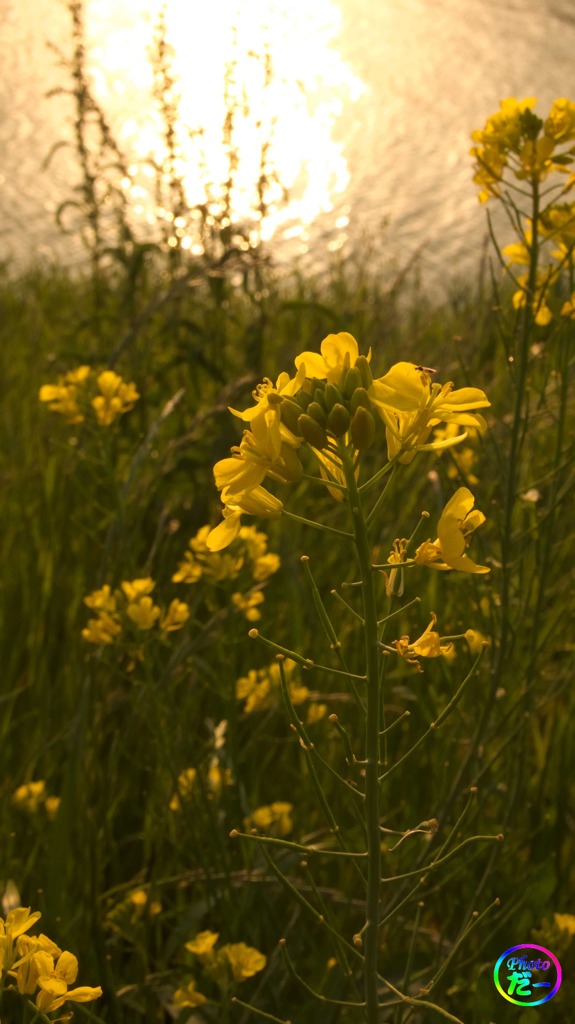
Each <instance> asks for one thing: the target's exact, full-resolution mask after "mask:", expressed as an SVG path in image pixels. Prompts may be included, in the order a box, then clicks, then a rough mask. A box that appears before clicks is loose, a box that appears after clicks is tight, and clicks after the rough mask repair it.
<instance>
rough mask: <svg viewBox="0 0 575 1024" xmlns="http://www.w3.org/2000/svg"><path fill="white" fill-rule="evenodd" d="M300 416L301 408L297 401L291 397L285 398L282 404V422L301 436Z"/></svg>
mask: <svg viewBox="0 0 575 1024" xmlns="http://www.w3.org/2000/svg"><path fill="white" fill-rule="evenodd" d="M300 416H301V408H300V407H299V405H297V403H296V402H292V401H291V399H290V398H284V400H283V402H282V404H281V405H280V418H281V421H282V423H285V425H286V427H287V428H288V430H291V432H292V434H295V435H296V437H301V434H300V431H299V427H298V424H297V421H298V419H299V418H300Z"/></svg>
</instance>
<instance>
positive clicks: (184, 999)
mask: <svg viewBox="0 0 575 1024" xmlns="http://www.w3.org/2000/svg"><path fill="white" fill-rule="evenodd" d="M207 1002H209V1000H208V998H207V996H204V995H202V993H201V992H198V991H197V989H196V982H195V981H194V979H193V978H192V979H191V980H190V981H188V982H187V983H186V984H185V985H183V986H182V987H181V988H177V989H176V991H175V992H174V995H173V997H172V1003H173V1004H174V1006H178V1007H180V1006H181V1007H183V1006H203V1004H204V1003H207Z"/></svg>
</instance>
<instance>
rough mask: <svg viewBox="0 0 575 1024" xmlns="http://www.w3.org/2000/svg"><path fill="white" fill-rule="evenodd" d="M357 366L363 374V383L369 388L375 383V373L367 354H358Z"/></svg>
mask: <svg viewBox="0 0 575 1024" xmlns="http://www.w3.org/2000/svg"><path fill="white" fill-rule="evenodd" d="M355 368H356V370H359V372H360V374H361V383H362V385H363V387H364V388H365V389H366V390H367V388H369V387H370V386H371V385H372V384H373V374H372V372H371V366H370V365H369V362H368V361H367V359H366V357H365V356H358V357H357V359H356V361H355Z"/></svg>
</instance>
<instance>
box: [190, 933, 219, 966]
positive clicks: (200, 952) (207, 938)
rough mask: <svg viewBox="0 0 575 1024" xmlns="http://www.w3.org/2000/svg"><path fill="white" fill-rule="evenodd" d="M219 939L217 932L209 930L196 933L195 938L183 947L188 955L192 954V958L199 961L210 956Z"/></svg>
mask: <svg viewBox="0 0 575 1024" xmlns="http://www.w3.org/2000/svg"><path fill="white" fill-rule="evenodd" d="M219 937H220V933H219V932H211V931H209V930H207V931H204V932H198V934H197V935H196V936H195V938H193V939H190V941H189V942H186V944H185V946H186V949H187V950H188V951H189V952H190V953H193V954H194V956H197V957H199V958H200V960H201V959H202V958H203V957H209V956H211V954H212V952H213V949H214V946H215V944H216V942H217V941H218V939H219Z"/></svg>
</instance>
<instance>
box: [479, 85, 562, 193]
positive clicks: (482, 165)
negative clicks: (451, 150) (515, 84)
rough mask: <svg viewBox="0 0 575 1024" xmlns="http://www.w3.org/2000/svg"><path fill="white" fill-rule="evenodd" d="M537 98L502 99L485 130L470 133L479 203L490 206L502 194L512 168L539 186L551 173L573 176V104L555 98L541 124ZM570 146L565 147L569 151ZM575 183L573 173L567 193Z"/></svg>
mask: <svg viewBox="0 0 575 1024" xmlns="http://www.w3.org/2000/svg"><path fill="white" fill-rule="evenodd" d="M536 103H537V100H536V99H535V98H534V97H533V96H529V97H527V99H524V100H516V99H515V98H514V97H513V96H510V97H508V98H507V99H505V100H502V101H501V103H500V105H499V110H498V111H497V112H496V113H495V114H492V115H491V117H489V118H488V119H487V121H486V123H485V127H484V128H482V129H478V130H476V131H474V132H472V135H471V137H472V139H473V141H474V142H476V143H477V145H476V146H474V147H473V148H472V149H471V151H470V152H471V156H472V157H473V158H474V160H475V164H476V171H475V175H474V178H473V180H474V182H475V183H476V184H477V185H479V188H480V192H479V200H480V202H482V203H486V202H487V201H488V200H489V199H492V198H494V197H497V196H500V195H501V189H502V185H503V181H504V173H505V171H506V169H509V170H510V172H511V173H512V174H513V176H514V177H515V178H516V179H518V180H519V181H525V180H527V181H530V182H541V181H543V180H544V179H545V178H546V177H547V176H548V175H549V174H550V173H551V172H552V171H559V172H560V173H567V174H568V173H569V169H570V166H571V165H572V164H573V162H574V160H575V147H574V146H572V145H569V143H572V142H573V141H574V140H575V103H572V102H571V101H570V100H567V99H564V98H561V99H558V100H555V102H554V103H553V106H552V107H551V110H550V111H549V116H548V117H547V118H546V120H544V121H543V120H542V119H541V118H539V117H537V116H536V115H535V114H534V113H533V107H534V106H535V105H536ZM565 147H567V148H565ZM573 184H575V175H573V173H571V175H570V178H569V180H568V182H567V184H566V189H567V188H571V187H572V185H573Z"/></svg>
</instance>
